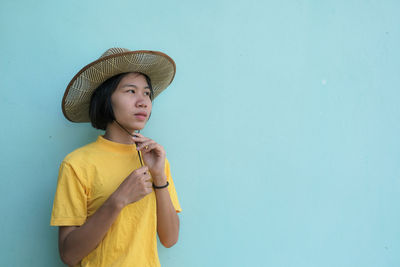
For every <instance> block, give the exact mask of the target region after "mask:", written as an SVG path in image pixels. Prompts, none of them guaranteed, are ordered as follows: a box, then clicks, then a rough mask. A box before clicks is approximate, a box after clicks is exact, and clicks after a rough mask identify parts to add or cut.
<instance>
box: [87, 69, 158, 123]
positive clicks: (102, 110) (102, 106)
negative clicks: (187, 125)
mask: <svg viewBox="0 0 400 267" xmlns="http://www.w3.org/2000/svg"><path fill="white" fill-rule="evenodd" d="M129 73H130V72H125V73H120V74H117V75H115V76H112V77H111V78H108V79H107V80H106V81H104V82H103V83H102V84H101V85H100V86H99V87H97V88H96V90H95V91H94V92H93V94H92V97H91V99H90V107H89V117H90V122H91V123H92V126H93V127H94V128H96V129H100V130H106V128H107V125H108V124H109V123H111V122H113V121H114V120H115V116H114V110H113V107H112V104H111V95H112V94H113V93H114V92H115V89H117V86H118V84H119V83H120V81H121V80H122V78H124V77H125V76H126V75H127V74H129ZM138 73H139V74H140V75H143V76H144V77H145V78H146V81H147V85H148V86H149V88H150V99H151V101H153V97H154V92H153V87H152V86H151V80H150V77H149V76H147V75H146V74H144V73H140V72H138Z"/></svg>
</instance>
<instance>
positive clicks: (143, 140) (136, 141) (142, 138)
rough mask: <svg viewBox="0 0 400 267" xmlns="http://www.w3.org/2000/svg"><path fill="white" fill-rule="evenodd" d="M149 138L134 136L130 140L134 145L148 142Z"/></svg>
mask: <svg viewBox="0 0 400 267" xmlns="http://www.w3.org/2000/svg"><path fill="white" fill-rule="evenodd" d="M149 139H150V138H147V137H139V136H138V137H135V136H132V140H133V141H134V142H135V143H142V142H145V141H146V140H149Z"/></svg>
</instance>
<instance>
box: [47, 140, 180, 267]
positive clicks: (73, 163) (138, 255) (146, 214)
mask: <svg viewBox="0 0 400 267" xmlns="http://www.w3.org/2000/svg"><path fill="white" fill-rule="evenodd" d="M140 167H141V165H140V161H139V156H138V154H137V150H136V146H135V145H126V144H120V143H116V142H112V141H109V140H107V139H105V138H104V137H102V136H99V137H98V138H97V141H96V142H93V143H91V144H88V145H86V146H84V147H81V148H79V149H77V150H75V151H73V152H72V153H70V154H69V155H67V156H66V157H65V159H64V161H63V162H62V164H61V167H60V172H59V177H58V185H57V191H56V195H55V199H54V203H53V211H52V215H51V222H50V225H53V226H73V225H82V224H84V223H85V221H86V219H87V218H88V217H90V216H91V215H93V214H94V213H95V212H96V210H97V209H98V208H99V207H100V206H101V205H102V204H103V203H104V201H106V200H107V199H108V197H109V196H110V195H111V194H112V193H113V192H114V191H115V190H116V189H117V187H118V186H119V185H120V184H121V183H122V182H123V181H124V179H125V178H126V177H127V176H128V175H129V174H130V173H131V172H132V171H133V170H135V169H137V168H140ZM165 172H166V175H167V180H168V182H169V186H168V191H169V194H170V197H171V200H172V203H173V205H174V207H175V210H176V211H177V212H180V211H181V207H180V205H179V201H178V197H177V195H176V191H175V186H174V182H173V180H172V178H171V173H170V168H169V163H168V160H166V161H165ZM78 266H85V267H92V266H93V267H94V266H95V267H102V266H105V267H110V266H118V267H119V266H140V267H146V266H149V267H150V266H151V267H153V266H160V262H159V260H158V253H157V209H156V195H155V192H154V190H153V192H152V193H150V194H148V195H147V196H145V197H144V198H142V199H141V200H139V201H137V202H134V203H132V204H129V205H127V206H126V207H124V208H123V209H122V211H121V213H120V214H119V215H118V217H117V219H116V220H115V222H114V223H113V224H112V226H111V227H110V229H109V230H108V232H107V234H106V235H105V237H104V239H103V240H102V241H101V243H100V244H99V245H98V246H97V247H96V249H95V250H93V251H92V252H91V253H90V254H89V255H87V256H86V257H85V258H84V259H83V260H82V261H81V263H80V264H79V265H78Z"/></svg>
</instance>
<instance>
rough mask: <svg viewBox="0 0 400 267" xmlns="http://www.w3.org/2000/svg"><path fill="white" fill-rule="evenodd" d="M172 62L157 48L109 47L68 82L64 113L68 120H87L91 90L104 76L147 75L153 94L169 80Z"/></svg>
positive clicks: (172, 77) (171, 73) (172, 69)
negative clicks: (138, 49)
mask: <svg viewBox="0 0 400 267" xmlns="http://www.w3.org/2000/svg"><path fill="white" fill-rule="evenodd" d="M175 70H176V67H175V62H174V61H173V60H172V59H171V58H170V57H169V56H167V55H166V54H164V53H161V52H157V51H147V50H140V51H130V50H128V49H125V48H110V49H108V50H107V51H106V52H105V53H104V54H103V55H101V57H100V58H99V59H98V60H96V61H94V62H92V63H90V64H88V65H86V66H85V67H83V68H82V69H81V70H80V71H79V72H78V74H76V75H75V77H74V78H73V79H72V80H71V81H70V83H69V84H68V86H67V89H66V90H65V93H64V97H63V100H62V110H63V113H64V116H65V117H66V118H67V119H68V120H70V121H72V122H90V118H89V105H90V98H91V96H92V93H93V92H94V91H95V90H96V88H97V87H98V86H100V85H101V84H102V83H103V82H104V81H106V80H107V79H108V78H111V77H112V76H114V75H117V74H120V73H125V72H141V73H144V74H146V75H147V76H149V77H150V80H151V85H152V87H153V91H154V98H155V97H157V96H158V95H159V94H160V93H161V92H162V91H163V90H164V89H165V88H167V87H168V85H169V84H170V83H171V82H172V80H173V79H174V76H175Z"/></svg>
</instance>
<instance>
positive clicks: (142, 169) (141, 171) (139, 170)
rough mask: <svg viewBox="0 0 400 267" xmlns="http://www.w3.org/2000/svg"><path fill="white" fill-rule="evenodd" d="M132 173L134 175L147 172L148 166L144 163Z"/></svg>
mask: <svg viewBox="0 0 400 267" xmlns="http://www.w3.org/2000/svg"><path fill="white" fill-rule="evenodd" d="M133 173H134V174H136V175H143V174H146V173H149V167H147V166H146V165H144V166H142V167H140V168H138V169H136V170H134V171H133Z"/></svg>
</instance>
